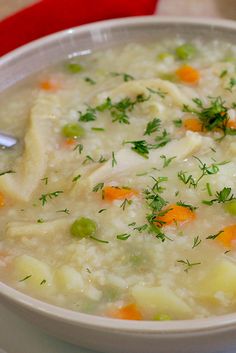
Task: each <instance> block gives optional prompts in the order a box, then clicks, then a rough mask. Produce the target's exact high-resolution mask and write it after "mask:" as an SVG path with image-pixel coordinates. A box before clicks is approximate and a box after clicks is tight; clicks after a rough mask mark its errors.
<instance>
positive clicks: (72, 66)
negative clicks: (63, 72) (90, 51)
mask: <svg viewBox="0 0 236 353" xmlns="http://www.w3.org/2000/svg"><path fill="white" fill-rule="evenodd" d="M66 68H67V70H68V71H69V72H70V73H72V74H78V73H80V72H81V71H83V67H82V66H81V65H80V64H79V63H68V64H67V65H66Z"/></svg>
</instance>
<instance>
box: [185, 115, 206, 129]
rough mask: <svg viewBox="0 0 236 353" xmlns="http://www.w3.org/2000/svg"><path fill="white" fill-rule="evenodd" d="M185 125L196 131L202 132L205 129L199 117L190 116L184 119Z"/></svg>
mask: <svg viewBox="0 0 236 353" xmlns="http://www.w3.org/2000/svg"><path fill="white" fill-rule="evenodd" d="M184 127H185V129H186V130H191V131H194V132H201V131H202V130H203V126H202V123H201V121H200V120H199V119H197V118H188V119H186V120H185V121H184Z"/></svg>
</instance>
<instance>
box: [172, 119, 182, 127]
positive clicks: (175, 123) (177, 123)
mask: <svg viewBox="0 0 236 353" xmlns="http://www.w3.org/2000/svg"><path fill="white" fill-rule="evenodd" d="M173 124H174V125H175V127H181V126H182V125H183V121H182V120H181V119H176V120H173Z"/></svg>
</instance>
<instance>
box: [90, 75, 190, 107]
mask: <svg viewBox="0 0 236 353" xmlns="http://www.w3.org/2000/svg"><path fill="white" fill-rule="evenodd" d="M148 88H151V89H152V90H158V89H159V90H161V91H162V92H166V93H168V96H170V97H171V98H172V99H173V102H174V103H175V104H177V105H178V106H182V105H183V104H187V105H190V106H191V105H193V102H192V101H191V99H189V98H188V97H186V95H185V94H183V93H181V90H180V89H179V87H178V86H177V85H176V84H174V83H171V82H169V81H165V80H162V79H160V78H155V79H148V80H134V81H129V82H125V83H123V84H121V85H120V86H118V87H117V88H114V89H112V90H110V91H105V92H102V93H100V94H98V95H97V96H96V98H95V99H94V102H93V103H94V104H101V103H103V102H104V100H105V99H106V98H108V97H110V98H111V99H112V100H113V101H114V102H118V101H119V100H121V99H123V98H125V97H131V98H136V97H137V95H139V94H143V95H145V96H148V95H149V94H150V91H149V90H148ZM195 95H196V93H195ZM193 96H194V93H193Z"/></svg>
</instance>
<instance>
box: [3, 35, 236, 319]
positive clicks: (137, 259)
mask: <svg viewBox="0 0 236 353" xmlns="http://www.w3.org/2000/svg"><path fill="white" fill-rule="evenodd" d="M235 53H236V48H235V47H234V46H233V45H231V44H227V43H226V44H225V43H221V42H217V41H214V42H209V43H203V42H201V41H200V40H195V41H193V42H191V43H187V42H186V41H184V40H183V39H176V40H166V41H163V42H156V43H147V44H142V43H141V44H140V43H130V44H128V45H126V46H124V47H122V48H114V49H107V50H105V51H102V52H94V53H92V54H90V55H88V56H82V57H77V58H74V59H73V60H72V61H69V62H67V63H62V64H60V65H57V66H55V67H53V68H50V69H48V70H45V71H44V72H41V73H40V74H38V75H37V76H35V77H33V78H32V79H31V80H29V81H28V82H23V83H22V84H21V85H19V86H17V87H15V88H13V89H12V90H9V91H7V92H4V93H2V96H1V97H0V100H1V112H0V129H1V130H3V131H5V132H8V133H11V134H13V135H15V136H16V137H18V143H17V146H16V147H14V148H12V149H9V150H7V149H5V150H4V149H2V150H0V154H1V158H0V168H1V169H0V172H1V173H0V206H1V208H0V222H1V223H0V224H1V239H0V278H1V280H2V281H3V282H5V283H7V284H9V285H10V286H12V287H14V288H16V289H18V290H20V291H22V292H24V293H27V294H29V295H31V296H33V297H36V298H39V299H41V300H44V301H47V302H49V303H53V304H55V305H58V306H62V307H65V308H68V309H72V310H75V311H79V312H84V313H91V314H96V315H101V316H107V317H112V318H117V319H130V320H176V319H177V320H178V319H190V318H199V317H208V316H211V315H221V314H224V313H229V312H233V311H235V309H236V253H235V249H236V246H235V244H236V219H235V216H236V196H235V195H236V191H235V186H236V172H235V165H236V140H235V134H236V110H235V109H236V101H235V92H236V91H235V86H236V74H235Z"/></svg>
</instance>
